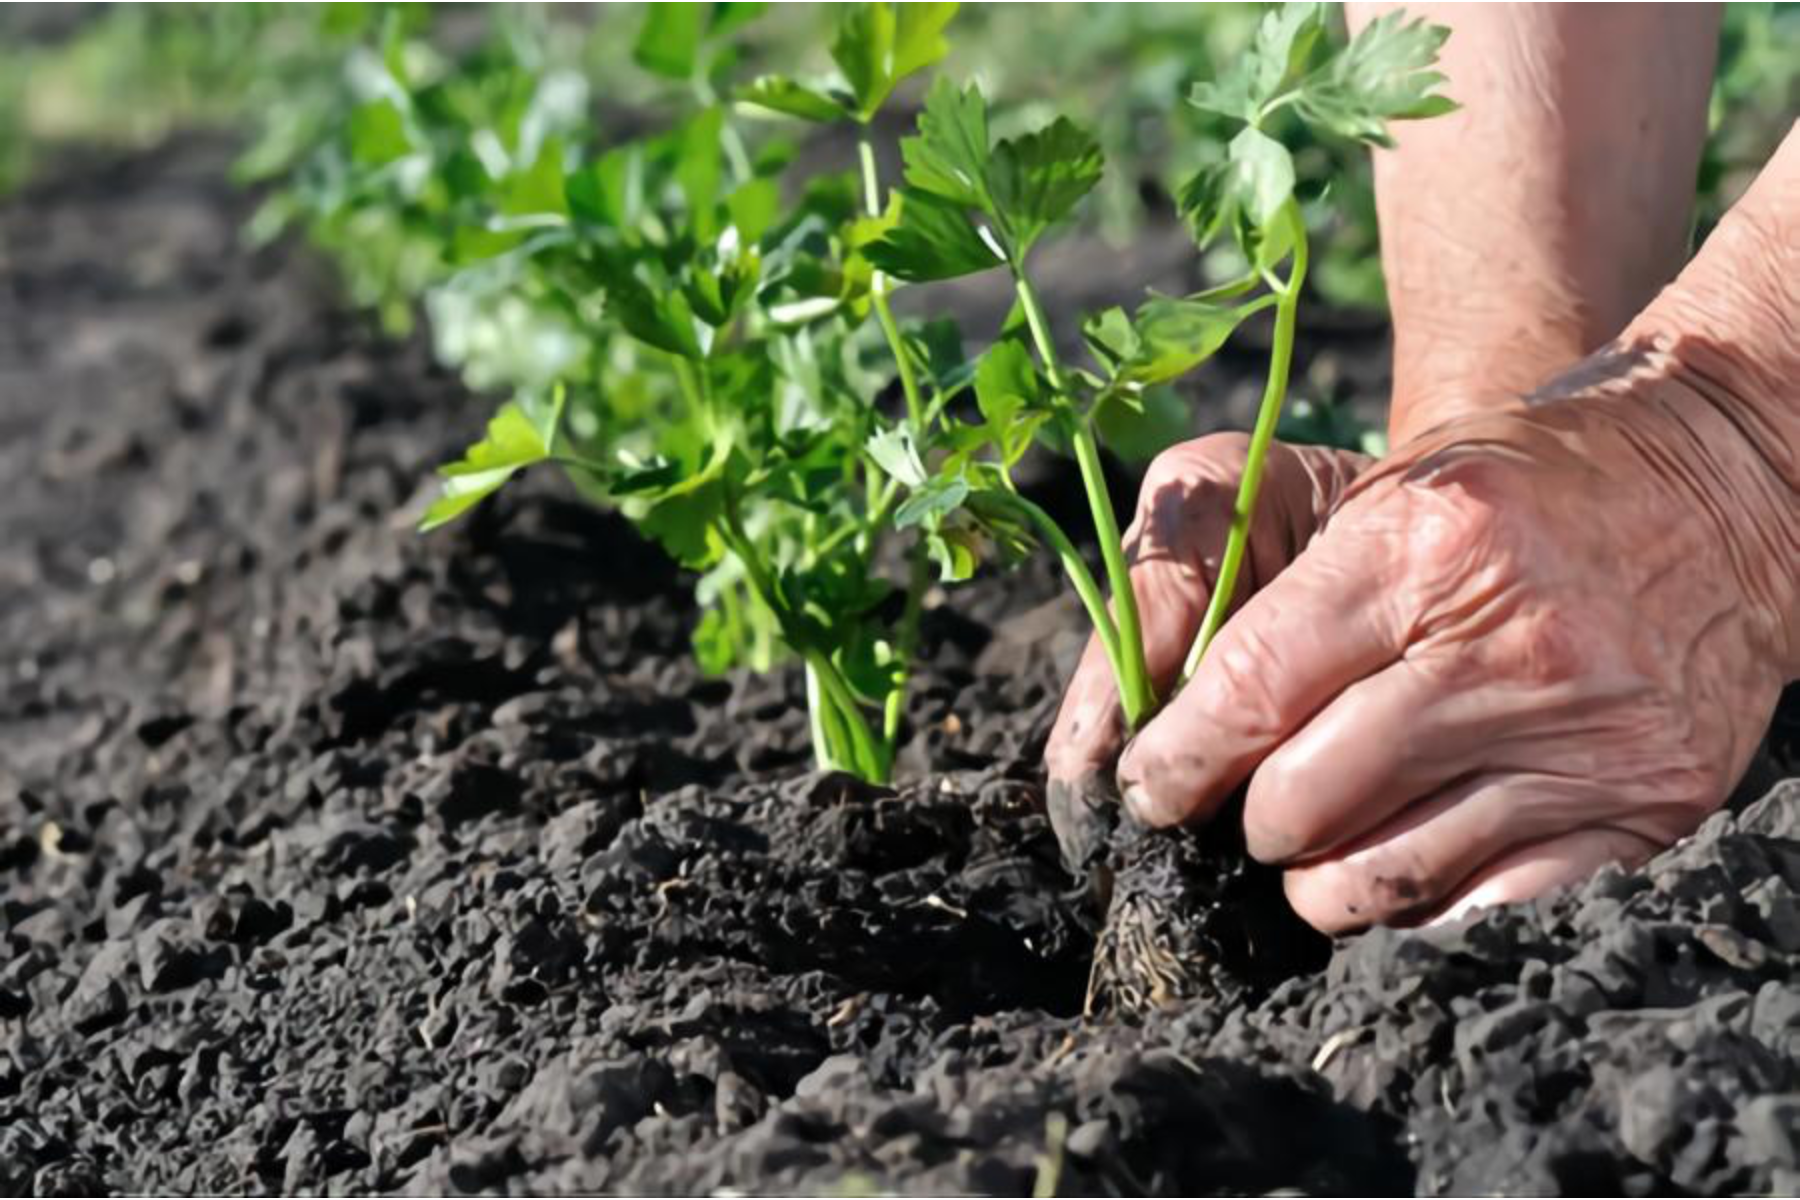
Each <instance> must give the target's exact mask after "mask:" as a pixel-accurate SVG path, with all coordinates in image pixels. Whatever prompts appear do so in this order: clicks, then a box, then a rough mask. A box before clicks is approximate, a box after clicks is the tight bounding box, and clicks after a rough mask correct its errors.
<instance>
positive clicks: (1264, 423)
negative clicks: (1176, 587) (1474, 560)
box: [1181, 202, 1307, 684]
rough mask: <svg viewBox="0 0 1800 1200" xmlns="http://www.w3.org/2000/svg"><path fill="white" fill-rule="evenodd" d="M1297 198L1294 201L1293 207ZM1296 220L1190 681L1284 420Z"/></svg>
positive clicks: (1232, 577)
mask: <svg viewBox="0 0 1800 1200" xmlns="http://www.w3.org/2000/svg"><path fill="white" fill-rule="evenodd" d="M1291 208H1292V203H1291V202H1290V209H1291ZM1288 219H1289V220H1291V221H1293V222H1294V224H1295V227H1296V228H1295V231H1294V265H1293V268H1292V269H1291V270H1290V271H1289V272H1288V277H1287V279H1286V281H1284V282H1283V283H1282V284H1281V286H1280V288H1279V289H1277V291H1276V293H1275V295H1276V300H1275V336H1274V343H1273V345H1272V346H1271V347H1270V349H1269V378H1268V382H1267V383H1266V384H1265V385H1264V387H1263V395H1262V403H1261V405H1260V406H1259V407H1258V409H1257V411H1256V426H1255V428H1254V429H1253V430H1252V431H1251V433H1250V449H1249V452H1248V454H1247V456H1246V457H1245V459H1244V474H1243V477H1242V478H1241V479H1240V480H1239V481H1238V491H1237V500H1236V503H1235V504H1234V506H1233V508H1232V512H1231V532H1230V533H1229V534H1228V535H1227V536H1226V539H1225V554H1224V557H1223V558H1221V559H1220V560H1219V578H1218V580H1217V582H1216V583H1214V585H1213V593H1212V598H1211V599H1210V600H1209V601H1208V602H1207V605H1206V616H1205V617H1204V618H1203V619H1202V620H1201V622H1200V633H1199V635H1198V636H1196V637H1195V638H1194V645H1193V647H1192V648H1191V649H1190V650H1189V651H1188V656H1187V662H1186V663H1185V664H1184V665H1183V667H1182V670H1181V682H1182V683H1183V684H1186V683H1187V681H1188V680H1189V679H1191V678H1193V675H1194V672H1195V671H1197V670H1199V668H1200V660H1201V659H1202V658H1203V657H1204V656H1205V654H1206V649H1207V647H1208V646H1210V645H1212V640H1213V638H1214V637H1216V636H1217V635H1218V632H1219V630H1220V629H1221V628H1223V627H1224V625H1225V617H1226V614H1228V613H1229V612H1230V611H1231V600H1232V597H1233V596H1234V595H1235V594H1236V592H1237V582H1238V574H1239V572H1240V571H1241V570H1242V568H1243V565H1244V554H1245V552H1246V550H1247V549H1248V548H1249V545H1250V522H1251V520H1252V518H1254V517H1255V515H1256V499H1257V496H1258V494H1259V493H1260V492H1261V490H1262V477H1263V465H1264V463H1265V461H1266V460H1267V458H1268V456H1269V444H1270V443H1271V442H1273V441H1274V440H1275V427H1276V425H1278V424H1279V423H1280V421H1281V405H1282V402H1283V401H1284V400H1285V399H1287V388H1288V372H1289V369H1290V368H1291V366H1292V365H1293V358H1294V325H1295V319H1296V317H1297V315H1298V312H1299V308H1300V288H1301V284H1302V283H1303V282H1304V281H1305V279H1306V256H1307V246H1306V230H1305V227H1304V226H1303V225H1301V224H1300V218H1299V215H1298V214H1297V213H1295V212H1290V213H1289V214H1288Z"/></svg>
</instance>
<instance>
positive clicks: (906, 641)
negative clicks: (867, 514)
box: [881, 546, 931, 758]
mask: <svg viewBox="0 0 1800 1200" xmlns="http://www.w3.org/2000/svg"><path fill="white" fill-rule="evenodd" d="M930 586H931V562H930V560H929V559H927V558H926V556H925V550H924V547H923V546H915V547H914V548H913V556H912V572H911V575H910V576H909V577H908V579H907V581H906V608H905V609H904V610H902V612H901V613H900V636H899V639H898V642H897V644H896V646H895V656H896V658H897V660H898V661H899V663H900V678H899V679H897V680H895V681H894V690H893V691H891V692H889V693H888V694H887V704H886V711H885V712H883V714H882V722H881V737H882V741H883V742H885V743H886V746H887V753H888V756H889V757H890V758H891V757H892V756H893V753H894V748H895V743H896V742H897V741H898V740H899V738H900V722H901V720H902V719H903V718H904V717H905V716H906V692H907V689H908V688H909V687H910V686H911V684H912V661H913V655H914V654H915V653H917V652H918V649H919V619H920V617H921V616H922V615H923V614H924V611H925V589H926V588H928V587H930Z"/></svg>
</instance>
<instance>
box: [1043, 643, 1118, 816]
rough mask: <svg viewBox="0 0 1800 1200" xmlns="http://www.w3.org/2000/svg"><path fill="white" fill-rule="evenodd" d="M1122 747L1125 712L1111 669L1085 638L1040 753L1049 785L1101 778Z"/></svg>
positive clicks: (1100, 650)
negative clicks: (1049, 780) (1054, 722)
mask: <svg viewBox="0 0 1800 1200" xmlns="http://www.w3.org/2000/svg"><path fill="white" fill-rule="evenodd" d="M1124 742H1125V711H1124V709H1123V708H1122V707H1120V704H1119V689H1118V687H1117V686H1116V685H1115V684H1114V683H1113V672H1112V665H1111V664H1110V663H1109V662H1108V661H1107V658H1106V650H1105V648H1104V647H1103V646H1102V645H1101V644H1100V639H1099V637H1097V636H1090V637H1089V638H1088V643H1087V648H1086V649H1085V650H1083V651H1082V654H1081V661H1080V663H1079V664H1078V665H1077V666H1076V668H1075V675H1074V677H1073V678H1071V679H1070V680H1069V686H1068V689H1067V690H1066V691H1065V692H1064V693H1063V701H1062V707H1061V708H1059V709H1058V710H1057V713H1056V724H1055V725H1054V726H1052V727H1051V730H1050V741H1049V744H1048V745H1047V746H1046V747H1045V748H1044V765H1045V767H1046V768H1047V769H1048V770H1049V774H1050V779H1051V780H1052V782H1064V783H1072V782H1075V781H1077V780H1084V779H1088V778H1091V777H1093V776H1096V775H1099V774H1102V773H1103V772H1105V771H1106V769H1107V768H1108V767H1110V766H1111V764H1112V762H1113V759H1114V758H1115V757H1116V756H1117V755H1118V753H1119V747H1120V746H1122V745H1123V744H1124Z"/></svg>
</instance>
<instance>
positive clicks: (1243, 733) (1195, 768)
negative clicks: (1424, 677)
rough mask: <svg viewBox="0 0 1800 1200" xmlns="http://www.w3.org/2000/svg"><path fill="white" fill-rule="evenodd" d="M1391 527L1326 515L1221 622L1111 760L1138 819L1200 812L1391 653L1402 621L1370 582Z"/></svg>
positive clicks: (1170, 820)
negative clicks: (1196, 663)
mask: <svg viewBox="0 0 1800 1200" xmlns="http://www.w3.org/2000/svg"><path fill="white" fill-rule="evenodd" d="M1340 529H1342V530H1343V531H1344V532H1342V533H1340V532H1339V530H1340ZM1391 536H1394V535H1393V533H1392V531H1388V530H1387V529H1386V528H1385V527H1384V526H1381V525H1376V526H1374V527H1373V528H1372V529H1371V528H1369V527H1354V526H1334V527H1333V528H1332V529H1331V530H1330V531H1328V532H1327V533H1325V534H1324V535H1322V536H1321V537H1320V538H1319V539H1318V540H1316V541H1315V542H1313V544H1312V545H1311V546H1310V547H1309V548H1308V549H1307V550H1306V551H1305V552H1304V553H1302V554H1301V555H1300V557H1299V558H1297V559H1296V560H1295V561H1294V563H1293V565H1292V566H1290V567H1288V569H1287V570H1286V571H1284V572H1282V574H1281V575H1279V576H1278V577H1277V578H1276V579H1275V580H1273V581H1272V582H1271V583H1269V584H1267V585H1266V586H1265V587H1264V588H1263V589H1262V590H1261V591H1260V592H1258V593H1257V594H1256V595H1255V596H1253V597H1251V598H1250V599H1249V600H1248V601H1246V602H1245V604H1244V606H1243V608H1242V609H1241V610H1240V611H1239V612H1238V614H1237V615H1236V616H1235V617H1233V618H1232V619H1231V620H1230V621H1228V622H1226V624H1225V626H1224V628H1223V629H1221V630H1220V632H1219V635H1218V637H1217V638H1215V639H1214V641H1213V644H1212V646H1211V647H1210V648H1209V650H1208V651H1207V654H1206V656H1205V658H1204V659H1203V660H1202V661H1201V664H1200V669H1199V670H1198V671H1196V672H1195V674H1194V677H1193V678H1192V679H1191V680H1190V681H1189V682H1188V684H1187V686H1186V687H1184V688H1183V689H1182V690H1181V692H1180V693H1179V694H1178V695H1176V697H1175V698H1174V700H1172V701H1171V702H1170V703H1169V705H1168V707H1166V708H1165V709H1164V710H1163V712H1162V713H1161V714H1160V715H1159V716H1157V718H1156V719H1155V720H1153V721H1151V722H1150V724H1149V725H1148V726H1147V727H1146V728H1145V729H1144V731H1143V732H1142V733H1141V734H1139V735H1138V737H1137V738H1136V739H1135V740H1134V741H1133V742H1132V744H1131V745H1130V746H1129V747H1127V749H1126V751H1125V754H1124V756H1123V758H1122V759H1121V761H1120V764H1119V781H1120V785H1121V786H1122V787H1123V788H1124V789H1125V798H1126V801H1127V803H1128V804H1130V805H1131V808H1132V811H1133V812H1134V813H1135V814H1136V815H1137V817H1138V819H1139V820H1141V821H1144V822H1145V823H1146V824H1150V825H1174V824H1179V823H1181V822H1184V821H1189V820H1203V819H1205V818H1206V817H1209V816H1210V815H1211V814H1212V813H1213V812H1214V811H1215V810H1216V809H1217V808H1218V806H1219V804H1220V803H1222V802H1223V801H1224V799H1225V797H1226V796H1228V795H1229V794H1230V793H1231V790H1232V789H1233V788H1235V787H1236V786H1237V785H1238V784H1239V783H1241V782H1243V780H1244V779H1245V777H1246V776H1248V775H1249V773H1250V772H1251V770H1253V769H1254V768H1255V766H1256V764H1257V763H1259V762H1261V761H1262V759H1263V758H1264V757H1265V756H1267V755H1268V754H1269V752H1270V751H1271V750H1273V749H1274V748H1275V747H1276V746H1277V745H1279V744H1280V743H1281V742H1282V741H1283V740H1285V739H1286V738H1287V737H1289V736H1291V735H1292V734H1293V733H1294V732H1295V731H1297V730H1298V729H1299V728H1300V727H1301V726H1302V725H1304V724H1305V723H1306V721H1307V720H1309V719H1310V718H1311V717H1312V715H1313V714H1314V713H1316V712H1318V711H1319V709H1321V708H1322V707H1323V706H1324V705H1325V704H1326V703H1328V702H1329V701H1330V700H1331V699H1332V698H1333V697H1334V696H1336V695H1337V694H1338V693H1339V692H1341V691H1343V690H1344V689H1345V688H1346V687H1348V686H1350V685H1351V684H1352V683H1355V682H1357V681H1358V680H1360V679H1362V678H1364V677H1365V676H1367V675H1369V674H1371V673H1373V672H1375V671H1378V670H1380V669H1381V668H1383V667H1386V666H1387V665H1389V664H1390V663H1392V662H1394V661H1395V660H1396V659H1397V658H1399V656H1400V652H1401V648H1402V646H1403V644H1404V633H1403V622H1402V621H1401V620H1399V618H1398V616H1397V611H1396V608H1395V604H1394V600H1393V597H1392V595H1391V594H1389V593H1388V592H1387V590H1386V589H1385V588H1384V587H1383V586H1382V583H1381V576H1382V569H1381V563H1382V562H1383V561H1384V560H1385V558H1386V557H1387V556H1388V555H1389V553H1390V552H1391V549H1390V547H1389V546H1388V545H1386V544H1385V543H1386V540H1387V539H1388V538H1389V537H1391Z"/></svg>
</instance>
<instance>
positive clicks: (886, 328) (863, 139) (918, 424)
mask: <svg viewBox="0 0 1800 1200" xmlns="http://www.w3.org/2000/svg"><path fill="white" fill-rule="evenodd" d="M856 153H857V157H858V159H859V160H860V161H861V163H862V183H863V207H864V208H865V209H866V210H867V211H868V214H869V215H870V216H871V217H879V216H880V215H881V177H880V176H879V175H878V174H877V173H876V170H875V147H874V146H873V145H871V144H870V142H869V130H868V127H867V126H865V127H864V128H863V129H862V131H861V132H860V133H858V135H857V138H856ZM869 302H870V303H871V304H873V305H874V307H875V319H876V321H877V322H878V323H879V324H880V325H881V333H882V336H883V337H885V338H887V344H888V349H889V350H891V351H892V352H893V355H894V365H895V367H896V368H898V370H899V372H900V388H901V390H902V391H903V392H905V393H906V420H907V423H908V424H909V425H911V426H912V431H913V433H915V434H918V433H922V432H923V431H924V429H925V402H924V400H923V399H921V398H920V395H919V380H918V376H917V375H915V374H914V372H913V364H912V356H911V355H910V354H908V353H907V351H906V342H905V340H904V339H903V338H902V337H901V336H900V323H899V322H898V321H896V320H894V310H893V308H892V307H891V306H890V305H889V304H888V278H887V276H886V275H884V274H882V273H881V272H880V271H877V272H875V274H874V276H873V277H872V278H871V279H870V280H869Z"/></svg>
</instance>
